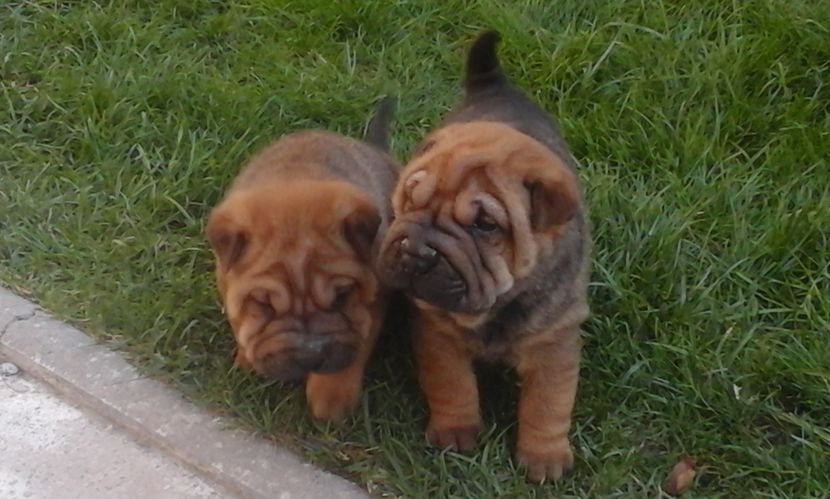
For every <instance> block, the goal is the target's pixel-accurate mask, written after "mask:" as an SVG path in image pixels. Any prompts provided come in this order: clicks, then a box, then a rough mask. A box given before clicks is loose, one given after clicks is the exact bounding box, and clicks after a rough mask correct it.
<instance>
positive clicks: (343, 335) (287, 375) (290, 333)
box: [237, 314, 360, 381]
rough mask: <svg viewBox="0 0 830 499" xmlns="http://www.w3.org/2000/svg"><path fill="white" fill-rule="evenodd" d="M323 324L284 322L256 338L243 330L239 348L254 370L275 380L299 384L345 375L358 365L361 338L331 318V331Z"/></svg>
mask: <svg viewBox="0 0 830 499" xmlns="http://www.w3.org/2000/svg"><path fill="white" fill-rule="evenodd" d="M319 315H324V314H319ZM328 315H331V314H328ZM320 322H322V321H320V320H317V321H315V320H313V319H312V320H309V321H306V323H305V324H303V323H302V322H301V321H298V320H295V319H289V320H285V319H283V320H278V321H272V322H270V323H269V324H267V325H266V326H265V327H264V328H261V330H260V331H258V332H254V333H253V334H251V333H250V332H248V331H246V330H245V326H243V327H242V328H241V330H240V332H239V334H238V335H237V344H238V347H239V348H240V350H242V351H243V352H245V356H246V358H247V360H248V362H249V363H250V364H251V366H252V367H253V368H254V370H255V371H256V372H258V373H259V374H261V375H263V376H266V377H268V378H271V379H275V380H279V381H298V380H300V379H302V378H304V377H305V376H307V375H308V374H310V373H333V372H337V371H341V370H343V369H345V368H346V367H348V366H349V365H351V363H352V362H353V361H354V359H355V357H356V355H357V351H358V347H359V343H360V338H359V335H358V334H357V333H354V332H352V331H351V330H350V329H349V327H348V324H345V321H343V320H340V321H338V320H331V318H329V320H327V321H325V322H328V324H327V326H329V327H320V326H321V324H320ZM338 322H341V323H343V324H337V323H338ZM332 326H334V327H332ZM249 327H255V325H254V326H249ZM246 332H248V334H245V333H246Z"/></svg>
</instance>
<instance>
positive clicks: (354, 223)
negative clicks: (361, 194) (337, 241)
mask: <svg viewBox="0 0 830 499" xmlns="http://www.w3.org/2000/svg"><path fill="white" fill-rule="evenodd" d="M378 228H380V213H379V212H378V209H377V208H375V207H374V206H372V205H371V204H370V203H368V202H365V203H360V204H358V205H357V207H356V208H355V209H354V210H352V212H351V213H349V214H348V215H346V217H345V218H344V219H343V236H344V237H345V238H346V241H348V242H349V244H350V245H351V246H352V248H354V251H355V253H356V254H357V255H358V256H359V257H360V258H361V259H363V260H364V261H366V262H368V261H370V260H371V258H372V247H373V246H374V243H375V236H377V233H378Z"/></svg>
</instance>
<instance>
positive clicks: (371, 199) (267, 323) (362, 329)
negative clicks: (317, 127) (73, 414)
mask: <svg viewBox="0 0 830 499" xmlns="http://www.w3.org/2000/svg"><path fill="white" fill-rule="evenodd" d="M395 174H396V167H395V165H394V164H393V163H392V161H391V160H390V159H389V158H388V157H387V156H386V155H384V154H383V153H382V152H380V151H378V150H375V149H374V148H372V147H370V146H368V145H366V144H363V143H360V142H357V141H354V140H351V139H347V138H345V137H340V136H337V135H334V134H330V133H326V132H300V133H295V134H291V135H288V136H286V137H284V138H282V139H281V140H279V141H278V142H276V143H275V144H272V145H271V146H269V147H267V148H266V149H264V150H263V151H262V152H260V153H259V154H258V155H256V156H255V157H254V158H253V159H251V161H250V162H249V163H248V164H247V165H246V166H245V167H244V168H243V169H242V171H241V172H240V174H239V175H238V176H237V178H236V179H235V181H234V183H233V185H232V186H231V188H230V190H229V191H228V193H227V194H226V197H225V199H224V200H223V201H222V202H221V203H220V204H219V206H217V207H216V208H215V209H214V210H213V212H212V213H211V215H210V219H209V222H208V225H207V236H208V240H209V242H210V244H211V247H212V249H213V250H214V253H215V255H216V258H217V261H216V280H217V287H218V289H219V292H220V295H221V298H222V301H223V303H224V307H225V312H226V315H227V318H228V321H229V323H230V325H231V328H232V329H233V332H234V338H235V341H236V344H237V353H236V357H235V361H236V363H237V364H239V365H242V366H248V367H251V368H253V369H255V370H256V371H257V372H259V373H261V374H263V375H266V376H269V377H273V378H277V379H286V380H290V379H302V378H304V377H307V378H308V380H307V384H306V395H307V399H308V404H309V409H310V411H311V413H312V415H313V416H315V417H317V418H320V419H327V420H328V419H337V418H340V417H342V416H343V415H345V414H346V413H347V412H348V411H349V410H351V408H352V407H353V406H354V405H355V404H356V403H357V400H358V397H359V393H360V387H361V384H362V377H363V370H364V367H365V364H366V362H367V360H368V358H369V354H370V353H371V350H372V348H373V346H374V344H375V341H376V339H377V335H378V332H379V329H380V325H381V322H382V319H383V315H384V311H385V308H386V298H385V296H384V293H382V289H381V287H380V286H379V284H378V281H377V278H376V277H375V275H374V272H373V270H372V266H373V262H374V255H375V253H376V250H375V243H374V241H375V238H376V234H380V235H382V233H383V231H384V230H385V227H386V224H387V221H388V209H387V202H386V199H387V197H388V192H389V190H390V188H391V186H392V184H393V182H394V178H395Z"/></svg>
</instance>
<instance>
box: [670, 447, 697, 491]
mask: <svg viewBox="0 0 830 499" xmlns="http://www.w3.org/2000/svg"><path fill="white" fill-rule="evenodd" d="M696 474H697V471H695V463H694V462H693V461H692V459H691V458H689V457H688V456H686V457H684V458H683V459H681V460H680V461H678V462H677V464H675V465H674V468H672V469H671V471H670V472H669V476H668V478H666V482H665V483H664V484H663V490H665V491H666V493H667V494H671V495H673V496H678V495H680V494H682V493H683V492H684V491H685V490H686V489H688V488H689V485H691V484H692V480H694V479H695V475H696Z"/></svg>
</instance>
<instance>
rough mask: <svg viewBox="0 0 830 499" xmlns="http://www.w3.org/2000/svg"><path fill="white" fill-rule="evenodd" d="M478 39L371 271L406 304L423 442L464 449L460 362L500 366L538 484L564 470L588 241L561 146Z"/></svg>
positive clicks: (467, 404) (476, 420)
mask: <svg viewBox="0 0 830 499" xmlns="http://www.w3.org/2000/svg"><path fill="white" fill-rule="evenodd" d="M488 36H489V35H485V36H483V37H481V38H480V39H479V40H478V41H477V42H476V45H475V46H474V48H473V50H472V51H471V56H470V57H471V62H470V63H469V66H468V68H471V69H468V71H474V70H475V71H478V70H481V73H480V74H473V75H472V77H471V76H470V74H468V85H467V97H466V99H465V101H464V103H462V105H461V106H460V107H459V108H458V109H456V110H455V111H454V112H453V113H452V114H451V115H450V116H449V117H448V118H447V119H446V120H445V122H444V124H443V126H441V127H440V128H439V129H438V130H436V131H435V132H433V133H431V134H430V135H428V136H427V137H426V138H425V139H424V140H423V142H422V144H421V145H420V146H419V147H418V148H417V149H416V153H415V155H414V157H413V158H412V159H411V161H410V162H409V164H408V165H407V166H406V168H405V169H404V171H403V172H402V174H401V177H400V181H399V182H398V185H397V187H396V189H395V192H394V194H393V197H392V199H393V209H394V212H395V221H394V222H393V223H392V225H391V226H390V228H389V230H388V232H387V235H386V238H385V240H384V242H383V246H382V249H381V255H380V262H381V263H380V267H379V269H380V276H381V279H382V280H383V281H384V282H387V283H388V284H389V285H391V286H395V287H399V288H403V289H405V290H407V292H408V294H410V295H411V296H412V297H413V303H414V305H415V310H416V312H415V315H416V318H415V324H414V341H415V356H416V361H417V366H418V379H419V383H420V386H421V389H422V390H423V392H424V395H425V396H426V399H427V403H428V406H429V410H430V420H429V425H428V427H427V436H428V438H429V440H430V441H431V442H432V443H434V444H436V445H438V446H441V447H451V448H453V449H457V450H461V451H468V450H470V449H472V448H473V446H474V445H475V441H476V436H477V434H478V433H479V431H480V429H481V427H482V421H481V416H480V412H479V400H478V388H477V383H476V376H475V373H474V370H473V361H474V360H475V359H483V360H487V361H501V362H506V363H508V364H509V365H511V366H513V367H514V368H515V369H516V371H517V373H518V375H519V378H520V380H521V395H520V400H519V408H518V420H519V427H518V428H519V429H518V439H517V444H516V458H517V460H518V461H519V462H520V463H521V464H522V465H524V466H525V467H526V468H527V470H528V476H529V478H530V479H531V480H534V481H545V480H548V479H556V478H559V477H560V476H561V475H562V473H563V471H564V470H565V469H567V468H570V467H571V466H572V464H573V454H572V452H571V449H570V444H569V441H568V430H569V427H570V417H571V411H572V409H573V404H574V399H575V395H576V387H577V379H578V372H579V358H580V348H581V340H580V335H579V328H580V325H581V323H582V322H583V321H584V320H585V319H586V318H587V316H588V305H587V300H586V290H587V279H588V249H589V245H590V241H589V236H588V228H587V224H586V222H585V216H584V208H583V201H582V195H581V193H580V188H579V185H578V181H577V178H576V175H575V173H574V170H573V161H572V159H571V158H570V155H569V153H568V151H567V148H566V147H565V146H564V142H563V141H562V140H561V138H560V137H559V136H558V135H557V132H556V128H555V125H553V123H552V121H550V120H549V118H547V117H546V116H544V115H543V113H542V111H541V110H539V109H538V108H537V107H536V106H535V105H533V104H532V103H530V102H529V101H528V100H527V99H526V98H525V97H524V96H522V95H521V94H520V93H519V92H518V91H516V90H515V89H514V88H513V87H511V86H509V85H508V84H507V83H506V80H504V79H503V78H502V77H501V76H500V75H501V73H500V69H498V66H497V62H495V63H494V62H493V61H495V56H494V55H493V54H491V53H489V52H488V50H492V45H494V42H493V40H492V37H491V38H489V39H488V38H487V37H488ZM488 44H490V46H489V47H488ZM476 57H477V58H479V59H478V60H473V59H474V58H476ZM494 64H495V65H494ZM477 68H478V69H477ZM497 70H498V71H497ZM488 78H489V79H490V80H491V84H488V83H487V81H488V80H487V79H488ZM471 82H472V83H471ZM488 85H489V86H488Z"/></svg>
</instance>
